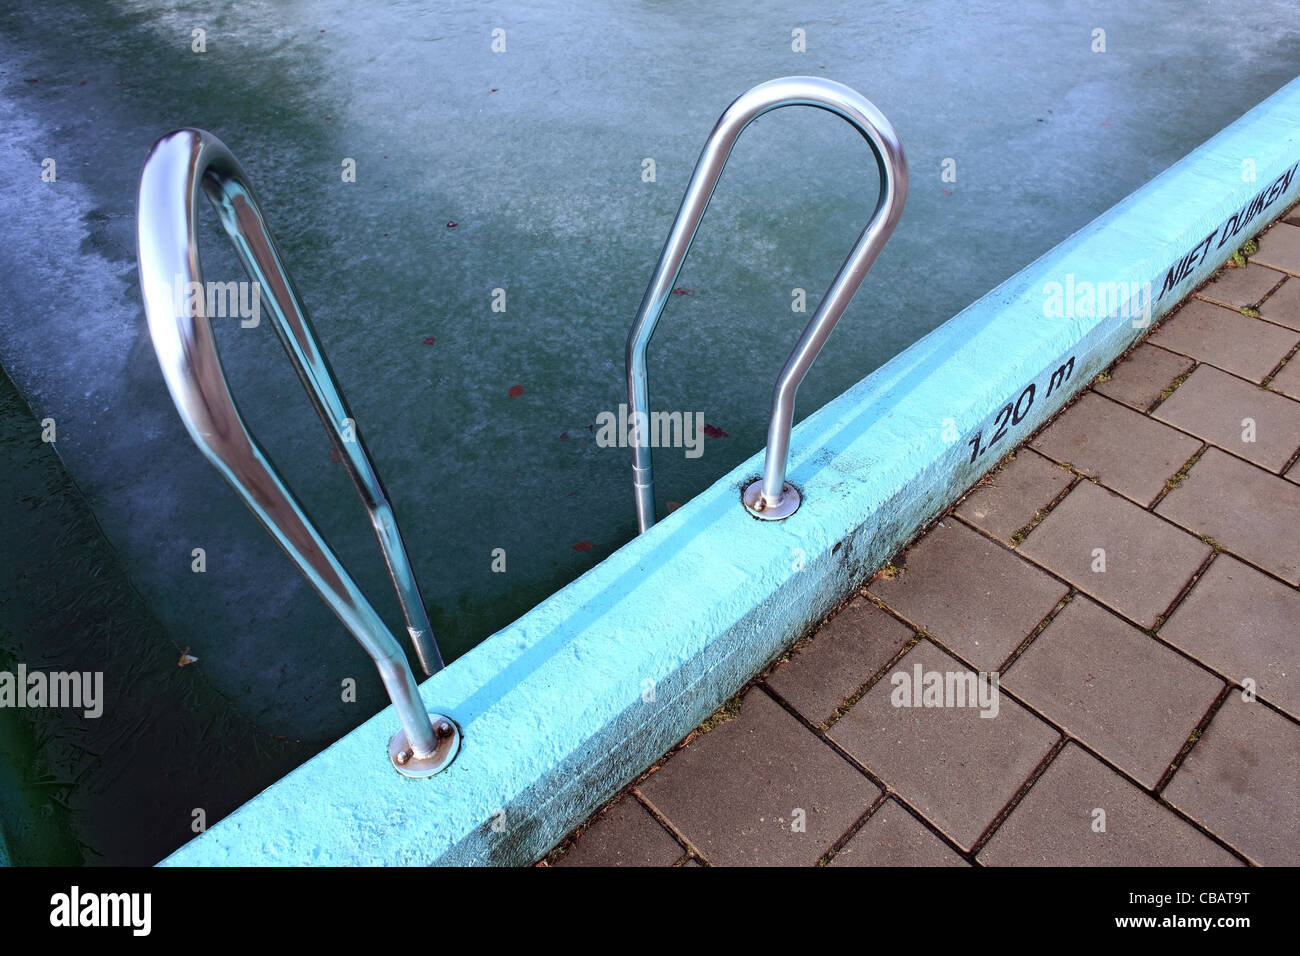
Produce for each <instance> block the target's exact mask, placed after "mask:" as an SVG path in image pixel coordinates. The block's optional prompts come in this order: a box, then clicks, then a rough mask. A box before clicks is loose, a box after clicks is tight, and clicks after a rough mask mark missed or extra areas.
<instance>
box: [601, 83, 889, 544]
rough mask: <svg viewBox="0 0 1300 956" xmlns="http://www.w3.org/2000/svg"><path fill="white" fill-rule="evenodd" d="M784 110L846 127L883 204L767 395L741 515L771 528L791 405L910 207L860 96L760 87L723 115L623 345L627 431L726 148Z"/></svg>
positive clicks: (820, 86)
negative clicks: (762, 447) (836, 120)
mask: <svg viewBox="0 0 1300 956" xmlns="http://www.w3.org/2000/svg"><path fill="white" fill-rule="evenodd" d="M783 106H815V107H817V108H818V109H823V110H827V111H829V112H831V113H834V114H835V115H836V116H839V117H841V118H842V119H844V120H847V121H848V122H849V123H851V124H852V125H853V126H854V127H855V128H856V129H857V131H858V132H859V133H861V134H862V136H863V138H864V139H865V140H866V141H867V143H868V144H869V145H870V146H871V150H872V152H873V153H874V154H875V157H876V163H877V165H878V166H879V169H880V196H879V198H878V200H877V202H876V208H875V210H874V211H873V212H872V214H871V219H870V221H869V222H868V223H867V226H866V228H865V229H863V230H862V234H861V235H859V236H858V241H857V243H856V244H855V245H854V246H853V249H852V251H850V252H849V255H848V258H847V259H845V260H844V264H843V265H842V266H841V267H840V271H839V272H838V273H837V274H836V276H835V279H834V280H833V281H832V282H831V285H830V288H828V289H827V290H826V294H825V295H824V296H822V300H821V303H820V305H818V307H817V311H816V312H815V313H813V317H812V318H811V319H810V320H809V321H808V325H807V327H806V328H805V329H804V331H803V335H801V336H800V337H799V341H798V343H797V344H796V345H795V347H794V351H793V352H791V353H790V357H789V358H788V359H787V360H786V363H785V366H784V367H783V368H782V369H781V374H780V375H779V376H778V378H777V381H776V388H775V389H774V390H773V393H772V414H771V419H770V421H769V424H768V430H767V455H766V458H765V459H764V462H763V477H762V478H761V479H759V480H756V481H754V482H752V483H751V484H750V485H748V486H747V487H746V488H745V490H744V494H743V501H744V504H745V507H746V508H748V509H749V511H750V513H751V514H753V515H754V516H755V517H758V518H763V519H765V520H776V519H779V518H785V517H788V516H789V515H791V514H793V513H794V512H795V510H796V509H797V508H798V507H799V503H800V495H799V491H798V489H796V488H795V487H794V486H793V485H791V484H789V483H788V482H786V480H785V469H786V459H787V458H788V457H789V450H790V426H791V422H792V421H793V419H794V397H795V392H796V391H797V390H798V388H799V383H800V382H801V381H803V377H804V375H806V374H807V372H808V368H809V366H811V365H812V363H813V360H814V359H815V358H816V357H817V353H818V352H820V351H821V348H822V345H823V344H825V342H826V338H827V336H829V335H830V334H831V329H833V328H834V327H835V323H836V322H838V321H839V318H840V316H841V315H842V314H843V312H844V309H845V307H846V306H847V305H848V304H849V300H850V299H852V298H853V293H854V292H856V291H857V289H858V286H859V285H860V284H861V283H862V280H863V278H865V277H866V274H867V271H868V270H869V269H870V268H871V265H872V263H873V262H875V261H876V256H877V255H878V254H879V253H880V250H881V249H882V248H883V247H884V245H885V242H886V241H887V240H888V239H889V236H890V233H892V232H893V231H894V226H895V225H897V224H898V219H899V216H901V215H902V213H903V204H904V202H906V200H907V160H906V158H905V157H904V156H903V147H902V145H901V144H900V143H899V141H898V134H897V133H895V132H894V127H893V126H892V125H890V122H889V120H887V119H886V118H885V116H884V114H883V113H881V112H880V110H878V109H876V107H875V106H874V105H872V103H871V102H870V101H869V100H867V99H866V98H865V97H863V96H861V95H860V94H859V93H857V92H855V91H854V90H852V89H850V88H849V87H847V86H844V85H843V84H841V83H835V82H833V81H831V80H825V79H822V78H820V77H813V76H787V77H783V78H781V79H776V80H769V81H768V82H766V83H760V84H759V85H758V86H755V87H754V88H753V89H751V90H749V91H748V92H746V93H743V94H742V95H741V96H740V97H738V98H737V99H736V100H735V102H733V103H732V104H731V105H730V106H728V107H727V109H726V111H725V112H724V113H723V114H722V117H721V118H720V119H719V120H718V123H717V125H716V126H714V127H713V132H711V133H710V134H709V138H708V140H707V141H706V142H705V144H704V151H703V152H702V153H701V154H700V158H699V160H698V161H697V162H696V164H695V172H694V173H693V174H692V175H691V181H690V184H689V185H688V186H687V187H686V195H685V197H684V198H683V199H682V205H681V208H680V209H679V210H678V211H677V218H676V220H674V222H673V227H672V231H671V232H669V234H668V241H667V242H665V243H664V248H663V252H661V253H660V255H659V263H658V265H656V266H655V271H654V274H653V275H652V276H651V278H650V286H649V288H647V289H646V293H645V297H644V298H643V299H642V300H641V307H640V309H638V310H637V314H636V318H635V319H634V320H633V322H632V330H631V332H630V333H629V334H628V339H627V395H628V406H629V408H630V409H631V415H632V422H633V427H634V428H636V424H637V423H638V422H645V421H648V417H647V416H648V414H649V407H650V403H649V398H648V392H647V386H646V346H647V345H648V344H649V342H650V337H651V336H652V335H654V330H655V325H656V324H657V323H658V322H659V317H660V316H661V315H662V314H663V311H664V306H665V305H666V304H667V302H668V296H669V295H670V294H671V293H672V290H673V286H674V285H675V284H676V282H677V274H678V273H679V272H680V271H681V268H682V262H683V261H685V259H686V253H687V251H688V250H689V249H690V247H691V240H692V239H694V238H695V231H696V229H697V228H698V227H699V225H700V219H701V218H703V216H704V210H705V209H706V208H707V207H708V205H709V198H710V197H711V196H712V195H713V189H714V187H715V186H716V185H717V184H718V177H719V176H721V175H722V169H723V167H724V166H725V165H726V163H727V157H728V156H729V155H730V154H731V148H732V147H733V146H734V145H735V143H736V140H737V138H738V137H739V136H740V134H741V133H742V132H743V131H744V129H745V127H746V126H748V125H749V124H750V123H752V122H753V121H754V120H756V119H757V118H758V117H760V116H762V115H763V114H764V113H767V112H770V111H771V110H774V109H779V108H781V107H783ZM644 433H645V429H644V428H643V429H641V434H640V435H639V436H638V440H637V441H634V442H633V443H632V483H633V487H634V490H635V492H636V520H637V527H638V528H639V530H640V531H643V532H644V531H645V530H647V529H648V528H649V527H650V526H651V525H653V524H654V522H655V506H654V478H653V474H652V470H651V459H650V447H649V444H648V443H645V442H644Z"/></svg>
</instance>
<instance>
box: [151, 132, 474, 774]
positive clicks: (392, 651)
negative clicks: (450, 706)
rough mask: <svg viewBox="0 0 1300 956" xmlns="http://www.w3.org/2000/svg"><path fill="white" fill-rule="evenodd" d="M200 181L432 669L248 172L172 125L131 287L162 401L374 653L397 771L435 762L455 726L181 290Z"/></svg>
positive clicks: (320, 355) (422, 631) (385, 510)
mask: <svg viewBox="0 0 1300 956" xmlns="http://www.w3.org/2000/svg"><path fill="white" fill-rule="evenodd" d="M200 189H202V190H203V192H204V193H206V194H207V196H208V199H209V200H211V202H212V204H213V206H214V207H215V208H216V210H217V213H218V215H219V217H220V220H221V224H222V226H223V227H224V229H225V231H226V234H227V235H228V236H229V237H230V240H231V242H232V243H233V244H234V246H235V249H236V251H237V253H238V255H239V258H240V261H241V262H242V263H243V265H244V268H245V270H247V272H248V274H249V276H250V277H251V278H252V279H253V280H254V281H255V282H256V283H258V284H259V285H260V287H261V296H262V299H261V301H262V302H263V303H264V304H265V306H266V307H267V309H268V310H269V312H270V314H271V318H272V324H273V325H274V327H275V330H276V333H277V335H278V336H279V338H280V341H281V343H282V344H283V345H284V348H285V351H286V353H287V354H288V355H289V359H290V361H291V362H292V363H293V366H294V368H295V370H296V371H297V373H298V376H299V378H300V379H301V381H302V384H303V386H304V388H305V389H306V391H307V394H308V395H309V396H310V398H311V402H312V405H313V406H314V407H315V409H316V411H317V412H318V413H319V415H320V417H321V420H322V421H323V422H324V423H325V428H326V431H327V432H328V433H329V436H330V438H331V440H332V441H333V444H334V446H335V447H336V448H337V449H338V452H339V455H340V457H341V459H342V461H343V464H344V465H345V467H346V468H347V470H348V473H349V475H351V477H352V480H353V483H354V484H355V486H356V488H357V491H358V493H359V494H360V496H361V499H362V501H363V502H364V504H365V506H366V510H367V511H368V512H369V514H370V520H371V524H372V525H373V526H374V530H375V535H376V537H377V538H378V539H379V545H380V548H381V550H382V551H383V554H384V559H385V561H386V562H387V565H388V571H389V575H390V576H391V577H392V579H393V585H394V587H395V589H396V591H397V596H398V600H399V602H400V603H401V606H402V612H403V615H404V616H405V618H406V625H407V630H408V631H409V633H410V637H411V641H412V643H413V644H414V645H415V649H416V654H417V656H418V657H419V659H420V662H421V664H422V665H423V667H424V669H425V671H426V672H427V673H433V672H434V671H436V670H438V669H440V668H441V667H442V657H441V656H440V654H439V652H438V647H437V644H436V642H435V641H434V638H433V630H432V628H431V627H430V625H429V618H428V614H427V612H426V611H425V607H424V601H423V599H422V598H421V597H420V591H419V587H418V585H417V584H416V581H415V575H414V573H413V571H412V569H411V563H410V560H409V558H408V557H407V554H406V547H405V545H404V543H403V541H402V536H401V533H400V532H399V531H398V528H397V522H396V520H395V518H394V516H393V509H392V506H391V505H390V504H389V502H388V495H387V494H386V493H385V491H384V487H383V484H382V483H381V482H380V479H379V475H378V473H377V472H376V471H375V467H374V464H373V462H372V461H371V459H370V455H369V452H368V451H367V450H366V447H365V444H364V442H363V441H362V440H361V435H360V432H359V430H357V428H356V425H355V422H354V421H353V418H352V415H351V413H350V412H349V410H348V406H347V403H346V402H345V400H344V398H343V394H342V391H341V389H340V388H339V385H338V382H337V381H336V380H335V378H334V373H333V372H332V371H331V369H330V366H329V362H328V361H327V360H326V358H325V353H324V351H322V349H321V346H320V342H319V341H318V339H317V338H316V334H315V331H314V330H313V329H312V326H311V322H310V320H309V319H308V317H307V313H306V311H305V310H304V309H303V307H302V304H301V300H300V298H299V296H298V294H297V291H296V290H295V289H294V286H293V282H292V281H291V280H290V278H289V275H288V272H287V271H286V270H285V268H284V264H283V260H282V257H281V255H280V252H279V249H278V248H277V246H276V244H275V240H274V239H272V237H271V234H270V232H269V231H268V230H267V227H266V223H265V220H264V218H263V215H262V211H261V207H260V206H259V204H258V202H257V199H256V197H255V196H254V194H253V190H252V187H251V186H250V185H249V183H248V177H247V176H246V175H245V174H244V171H243V169H242V168H240V165H239V163H238V161H236V159H235V157H234V156H233V155H232V154H231V153H230V151H229V150H228V149H227V148H226V147H225V145H224V144H223V143H222V142H221V141H220V140H219V139H217V138H216V137H215V136H213V135H212V134H211V133H207V132H204V131H203V130H197V129H181V130H176V131H175V132H172V133H169V134H167V135H166V136H164V137H162V139H160V140H158V142H157V143H155V144H154V147H153V149H152V150H151V151H150V153H149V156H148V158H147V159H146V160H145V165H144V170H143V172H142V173H141V175H140V192H139V197H138V203H137V220H136V238H137V242H138V252H139V262H140V287H141V293H142V295H143V297H144V307H145V315H146V317H147V318H148V322H149V334H150V337H151V338H152V340H153V346H154V351H155V352H156V353H157V355H158V363H159V365H160V366H161V367H162V373H163V377H164V378H165V379H166V382H167V388H168V390H169V391H170V392H171V396H172V401H173V402H175V404H176V409H177V411H178V412H180V416H181V420H182V421H183V422H184V423H185V427H186V429H187V430H188V431H189V433H190V437H191V438H192V439H193V440H194V443H195V444H196V445H198V446H199V449H200V450H201V451H202V452H203V454H204V455H205V456H206V457H207V458H208V460H209V461H210V462H212V464H213V465H214V466H216V468H217V470H218V471H220V472H221V473H222V475H224V476H225V478H226V480H227V481H229V482H230V484H231V485H232V486H233V487H234V488H235V490H236V491H237V492H239V494H240V496H241V497H242V498H243V499H244V503H245V504H247V505H248V507H249V508H250V509H251V510H252V511H253V513H254V514H255V515H257V517H258V518H259V519H260V520H261V522H262V524H263V525H264V526H265V527H266V529H267V531H269V532H270V534H271V536H272V537H274V538H275V540H276V541H277V542H278V543H279V544H280V546H281V547H282V548H284V550H285V552H286V553H287V554H288V555H289V557H290V558H292V559H293V561H294V563H295V564H297V566H298V568H299V570H301V571H302V573H303V574H304V575H305V576H306V577H307V580H308V581H309V582H311V585H312V586H313V587H314V588H315V589H316V591H317V592H318V593H319V594H320V596H321V597H322V598H323V599H324V600H325V603H326V604H327V605H329V607H330V609H331V610H332V611H333V612H334V613H335V614H336V615H338V617H339V619H340V620H341V621H342V622H343V624H344V626H346V627H347V629H348V630H349V631H350V632H351V633H352V635H353V637H355V638H356V639H357V641H358V642H360V644H361V646H362V647H363V648H365V650H366V653H368V654H369V655H370V657H371V658H372V659H373V660H374V662H375V666H376V667H377V668H378V669H379V675H380V677H381V678H382V680H383V682H384V687H385V689H386V690H387V691H388V695H389V697H390V698H391V700H392V702H393V706H394V708H395V709H396V710H397V715H398V719H399V720H400V721H401V724H402V731H401V732H400V733H398V734H397V735H396V736H395V737H394V738H393V741H392V744H391V745H390V756H391V757H392V759H393V762H394V765H395V766H396V767H397V768H398V770H400V771H401V772H402V773H404V774H406V775H407V776H428V775H430V774H431V773H436V772H437V770H440V769H442V767H444V766H446V764H447V763H449V762H450V760H451V758H452V757H454V756H455V754H456V750H457V749H458V747H459V731H458V730H457V728H456V726H455V724H454V723H453V722H452V721H450V720H449V719H447V718H446V717H443V716H441V715H438V714H434V715H430V714H428V713H426V711H425V708H424V706H423V704H422V703H421V701H420V695H419V690H418V688H417V687H416V683H415V678H414V676H413V675H412V673H411V668H410V665H409V664H408V663H407V660H406V654H405V652H404V651H403V650H402V647H401V644H400V642H399V641H398V640H397V638H396V637H395V636H394V635H393V634H392V632H391V631H390V630H389V629H388V627H387V625H385V624H384V622H383V619H382V618H381V617H380V616H379V614H378V613H377V612H376V611H375V609H374V607H373V606H372V605H371V604H370V602H369V601H368V600H366V597H365V595H364V594H362V593H361V590H360V588H359V587H358V586H357V584H356V582H355V581H354V580H353V578H352V576H351V575H350V574H348V572H347V570H346V569H345V568H344V567H343V565H342V564H341V563H340V561H339V559H338V557H337V556H336V555H335V553H334V551H333V550H332V549H331V548H330V546H329V545H328V544H327V543H326V542H325V540H324V538H323V537H322V536H321V535H320V532H319V531H317V529H316V528H315V526H314V525H313V524H312V523H311V520H310V519H309V518H308V517H307V515H306V513H305V512H304V511H303V509H302V506H301V505H300V504H299V503H298V501H297V500H296V499H295V498H294V496H293V494H292V492H290V490H289V489H288V487H287V486H286V485H285V483H284V481H283V480H282V479H281V477H280V475H279V474H278V473H277V472H276V469H275V467H274V466H273V465H272V464H271V462H270V460H269V459H268V458H267V456H266V454H265V453H264V452H263V451H262V449H261V447H260V446H259V445H258V443H257V441H256V440H255V439H254V438H253V436H252V435H251V434H249V431H248V428H247V426H246V425H245V424H244V421H243V419H242V417H241V416H240V414H239V411H238V409H237V408H236V406H235V401H234V398H233V397H232V396H231V394H230V388H229V385H228V383H227V381H226V377H225V373H224V372H223V371H222V368H221V360H220V358H219V356H218V353H217V345H216V340H215V338H214V337H213V334H212V326H211V324H210V323H209V316H208V315H207V304H206V296H205V295H197V296H189V295H185V294H184V293H183V291H182V290H186V291H188V290H193V289H201V290H202V289H206V286H205V285H204V283H203V273H202V269H201V267H200V263H199V247H198V228H197V224H198V216H197V212H198V210H197V206H198V196H199V190H200ZM191 283H196V284H197V285H191Z"/></svg>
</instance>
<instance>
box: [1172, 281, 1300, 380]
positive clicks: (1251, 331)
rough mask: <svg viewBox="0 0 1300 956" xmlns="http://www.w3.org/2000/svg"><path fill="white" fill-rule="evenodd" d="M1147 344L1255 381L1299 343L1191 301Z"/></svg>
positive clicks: (1288, 334) (1272, 328)
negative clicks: (1151, 343) (1187, 356)
mask: <svg viewBox="0 0 1300 956" xmlns="http://www.w3.org/2000/svg"><path fill="white" fill-rule="evenodd" d="M1150 341H1151V342H1153V343H1154V344H1156V345H1159V346H1161V347H1162V348H1167V349H1170V350H1171V351H1174V352H1181V353H1182V354H1183V355H1190V356H1191V357H1192V358H1196V359H1200V360H1201V361H1203V362H1209V363H1210V364H1211V365H1216V366H1218V367H1219V368H1221V369H1223V370H1224V371H1225V372H1232V373H1233V374H1234V375H1240V376H1241V377H1242V378H1248V379H1250V380H1251V381H1252V382H1259V381H1261V380H1262V379H1263V378H1264V376H1266V375H1267V374H1268V373H1269V372H1271V371H1273V369H1274V368H1276V367H1277V363H1278V362H1280V361H1282V359H1283V358H1285V357H1286V354H1287V353H1288V352H1289V351H1291V349H1292V348H1294V347H1295V345H1296V343H1297V342H1300V335H1297V334H1296V333H1295V332H1293V331H1292V330H1290V329H1284V328H1281V327H1280V326H1277V325H1273V324H1272V323H1270V322H1264V321H1261V320H1260V319H1253V318H1249V317H1248V316H1244V315H1242V314H1241V313H1240V312H1233V311H1232V310H1231V309H1225V308H1222V307H1221V306H1217V305H1213V304H1211V303H1209V302H1202V301H1201V300H1199V299H1194V300H1192V301H1191V302H1188V303H1187V304H1186V305H1185V306H1183V307H1182V309H1180V310H1179V312H1178V314H1177V315H1175V316H1174V317H1173V318H1171V319H1169V321H1167V322H1165V324H1164V325H1162V326H1160V328H1158V329H1156V331H1155V332H1153V333H1152V335H1151V339H1150Z"/></svg>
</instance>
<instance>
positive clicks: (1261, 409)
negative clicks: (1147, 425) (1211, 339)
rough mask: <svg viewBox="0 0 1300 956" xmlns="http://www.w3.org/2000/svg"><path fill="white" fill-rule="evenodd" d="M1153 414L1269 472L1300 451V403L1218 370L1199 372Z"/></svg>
mask: <svg viewBox="0 0 1300 956" xmlns="http://www.w3.org/2000/svg"><path fill="white" fill-rule="evenodd" d="M1151 414H1152V415H1154V416H1155V417H1156V418H1159V419H1161V420H1162V421H1166V422H1169V423H1170V424H1171V425H1177V426H1178V427H1179V428H1181V429H1183V430H1184V431H1188V432H1191V433H1192V434H1193V435H1197V436H1199V437H1201V438H1203V439H1205V440H1206V441H1207V442H1210V443H1211V444H1214V445H1218V446H1219V447H1220V448H1222V449H1223V450H1224V451H1227V452H1231V453H1232V454H1234V455H1236V456H1238V457H1239V458H1245V459H1247V460H1248V461H1253V462H1254V463H1255V464H1257V465H1261V466H1263V467H1264V468H1267V469H1268V470H1269V471H1275V472H1280V471H1281V470H1282V469H1283V468H1284V467H1285V466H1286V463H1287V462H1289V461H1290V460H1291V456H1292V455H1294V454H1295V451H1296V449H1297V448H1300V402H1294V401H1292V400H1291V399H1289V398H1283V397H1282V396H1281V395H1276V394H1274V393H1272V392H1269V391H1267V390H1265V389H1262V388H1260V387H1259V386H1257V385H1252V384H1251V383H1250V382H1247V381H1246V380H1245V379H1240V378H1237V376H1235V375H1229V374H1228V373H1227V372H1224V371H1221V370H1220V369H1217V368H1215V367H1214V366H1213V365H1201V366H1199V367H1197V369H1196V371H1195V372H1193V373H1192V374H1191V375H1189V376H1188V378H1187V381H1185V382H1184V383H1183V384H1182V385H1180V386H1178V390H1177V391H1176V392H1174V394H1172V395H1170V396H1169V398H1168V399H1166V400H1165V401H1163V402H1161V403H1160V406H1159V407H1158V408H1156V410H1155V411H1154V412H1152V413H1151ZM1246 419H1250V420H1251V421H1253V422H1254V427H1253V429H1250V431H1249V432H1248V431H1247V428H1246V424H1245V422H1246ZM1245 437H1251V438H1253V440H1252V441H1245V440H1244V438H1245Z"/></svg>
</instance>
